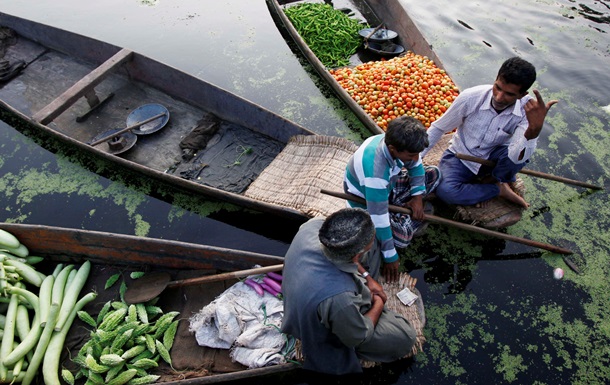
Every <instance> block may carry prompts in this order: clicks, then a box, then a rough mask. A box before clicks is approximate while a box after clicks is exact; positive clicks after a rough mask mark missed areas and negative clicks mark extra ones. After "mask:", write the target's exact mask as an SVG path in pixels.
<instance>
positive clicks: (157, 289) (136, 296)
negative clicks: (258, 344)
mask: <svg viewBox="0 0 610 385" xmlns="http://www.w3.org/2000/svg"><path fill="white" fill-rule="evenodd" d="M283 268H284V265H283V264H280V265H271V266H263V267H255V268H252V269H247V270H238V271H230V272H228V273H221V274H215V275H204V276H202V277H196V278H187V279H181V280H179V281H170V275H169V273H167V272H165V271H157V272H152V273H150V274H146V275H144V276H143V277H142V278H139V279H137V280H136V281H134V283H133V284H132V285H131V286H129V287H128V288H127V290H126V291H125V294H124V296H123V298H125V302H127V303H130V304H132V303H142V302H146V301H150V300H151V299H153V298H155V297H156V296H158V295H160V294H161V293H162V292H163V290H165V289H166V288H172V287H182V286H192V285H199V284H202V283H208V282H218V281H224V280H226V279H233V278H241V277H247V276H249V275H253V274H264V273H268V272H270V271H280V270H282V269H283Z"/></svg>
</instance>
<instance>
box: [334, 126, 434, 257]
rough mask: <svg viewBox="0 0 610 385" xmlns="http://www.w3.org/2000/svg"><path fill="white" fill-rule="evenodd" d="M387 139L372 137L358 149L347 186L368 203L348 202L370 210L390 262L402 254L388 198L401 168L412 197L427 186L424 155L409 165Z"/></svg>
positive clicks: (346, 181)
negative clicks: (394, 152) (393, 153)
mask: <svg viewBox="0 0 610 385" xmlns="http://www.w3.org/2000/svg"><path fill="white" fill-rule="evenodd" d="M384 138H385V134H380V135H375V136H372V137H370V138H368V139H367V140H365V141H364V143H363V144H362V145H361V146H360V147H359V148H358V150H356V152H355V153H354V155H353V156H352V157H351V159H350V160H349V162H348V164H347V168H346V172H345V179H344V189H345V191H346V192H348V193H351V194H354V195H356V196H359V197H361V198H364V199H365V200H366V205H363V204H358V203H356V202H352V201H348V202H347V203H348V205H349V206H350V207H361V208H366V209H367V211H368V212H369V214H370V215H371V219H372V220H373V223H374V224H375V230H376V235H377V239H379V241H380V242H381V251H382V253H383V258H384V260H385V262H387V263H389V262H394V261H396V260H397V259H398V253H397V252H396V248H395V247H394V240H393V238H392V228H391V227H390V216H389V210H388V205H389V202H388V199H389V197H390V192H391V191H392V188H393V187H394V185H395V184H396V180H397V179H398V175H399V174H400V170H401V169H402V168H406V169H407V172H408V174H409V178H410V185H411V195H412V196H414V195H420V194H423V193H424V192H425V190H426V186H425V170H424V166H423V164H422V161H421V156H420V158H419V159H418V160H417V161H413V162H409V163H407V164H403V162H402V161H400V160H399V159H392V156H391V155H390V150H389V149H388V146H387V145H386V144H385V142H384Z"/></svg>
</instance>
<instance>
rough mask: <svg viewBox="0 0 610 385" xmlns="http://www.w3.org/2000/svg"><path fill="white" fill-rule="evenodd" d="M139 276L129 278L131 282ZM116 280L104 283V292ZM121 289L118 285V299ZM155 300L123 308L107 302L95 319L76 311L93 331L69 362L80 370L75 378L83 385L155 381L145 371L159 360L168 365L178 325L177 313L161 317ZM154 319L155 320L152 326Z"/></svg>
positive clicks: (136, 384) (120, 303)
mask: <svg viewBox="0 0 610 385" xmlns="http://www.w3.org/2000/svg"><path fill="white" fill-rule="evenodd" d="M139 276H140V275H139V274H137V273H132V274H131V277H132V278H137V277H139ZM117 277H118V275H114V276H112V277H110V278H109V279H108V281H107V282H106V285H105V286H106V288H107V289H108V288H110V287H111V286H112V285H113V284H114V282H116V280H117ZM124 288H125V286H124V285H121V291H120V292H121V297H122V294H123V293H124V290H123V289H124ZM157 300H158V297H157V298H155V299H153V300H151V301H148V302H147V303H139V304H127V303H125V302H124V300H123V299H122V298H121V301H108V302H106V303H105V304H104V306H103V307H102V310H101V311H100V312H99V314H98V315H97V317H96V318H95V319H94V318H93V317H92V316H91V315H90V314H88V313H87V312H84V311H80V312H79V313H78V316H79V318H80V319H81V320H82V321H83V322H85V323H87V324H88V325H90V326H91V327H92V328H93V330H92V331H91V338H90V339H89V340H88V341H87V342H85V344H84V345H83V346H82V347H81V349H80V351H79V352H78V354H77V356H76V357H74V358H73V361H74V362H76V363H77V364H78V365H79V366H80V370H79V371H78V373H77V375H76V376H75V377H76V378H80V377H82V376H84V377H86V378H87V382H86V383H87V384H107V385H122V384H129V385H142V384H150V383H153V382H155V381H157V380H158V379H159V377H160V376H158V375H155V374H151V373H149V370H150V369H154V368H156V367H157V366H158V365H159V359H162V360H164V361H165V362H167V363H168V364H169V365H170V366H171V365H172V360H171V357H170V354H169V351H170V349H171V348H172V345H173V343H174V337H175V335H176V331H177V330H178V323H179V320H174V318H175V317H176V316H177V315H178V314H179V312H176V311H174V312H168V313H165V314H163V311H162V309H161V308H160V307H158V306H156V305H155V304H156V302H157ZM157 316H158V318H157ZM154 318H157V319H156V321H154V322H152V321H153V319H154ZM66 374H67V375H68V376H69V375H71V373H69V372H68V373H66ZM68 382H69V381H68Z"/></svg>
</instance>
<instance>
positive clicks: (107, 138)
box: [90, 112, 165, 146]
mask: <svg viewBox="0 0 610 385" xmlns="http://www.w3.org/2000/svg"><path fill="white" fill-rule="evenodd" d="M162 116H165V112H162V113H160V114H157V115H155V116H151V117H150V118H148V119H144V120H143V121H141V122H137V123H135V124H132V125H131V126H129V127H125V128H122V129H120V130H118V131H117V132H114V133H112V134H110V135H106V136H104V137H103V138H99V139H98V140H96V141H95V142H93V143H90V145H91V146H97V145H98V144H100V143H103V142H105V141H107V140H110V139H112V138H114V137H115V136H119V135H121V134H123V133H125V132H127V131H131V130H133V129H134V128H138V127H140V126H141V125H143V124H146V123H148V122H152V121H153V120H155V119H159V118H160V117H162Z"/></svg>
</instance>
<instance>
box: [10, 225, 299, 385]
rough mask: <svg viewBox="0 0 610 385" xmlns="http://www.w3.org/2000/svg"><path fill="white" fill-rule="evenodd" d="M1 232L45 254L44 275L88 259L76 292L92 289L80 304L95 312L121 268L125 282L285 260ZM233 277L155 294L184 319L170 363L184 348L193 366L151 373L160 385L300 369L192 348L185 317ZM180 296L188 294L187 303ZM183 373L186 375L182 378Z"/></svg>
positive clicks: (69, 234) (67, 232)
mask: <svg viewBox="0 0 610 385" xmlns="http://www.w3.org/2000/svg"><path fill="white" fill-rule="evenodd" d="M0 229H3V230H6V231H8V232H10V233H11V234H13V235H14V236H15V237H17V239H18V240H19V241H20V242H21V243H22V244H23V245H24V246H26V247H27V248H28V251H29V255H32V256H34V255H35V256H39V257H43V258H44V261H43V262H40V263H39V264H37V265H35V266H36V269H37V270H39V271H40V272H42V273H45V274H50V273H51V272H52V271H53V267H54V266H56V265H57V264H58V263H63V264H64V265H65V264H74V265H75V266H77V267H78V266H80V265H81V264H82V263H83V262H84V261H85V260H88V261H90V262H91V273H90V274H89V278H88V280H87V283H86V284H85V286H84V288H83V290H82V291H81V296H82V295H84V294H85V293H87V292H90V291H92V290H95V291H96V292H97V298H96V299H95V300H94V301H93V302H91V303H90V304H88V305H87V306H86V307H85V310H86V311H87V312H88V313H90V314H92V315H93V316H94V317H96V315H97V314H98V313H99V311H100V309H101V307H102V305H103V304H104V303H105V302H106V301H108V300H111V299H112V300H118V298H119V296H118V293H119V289H118V288H119V284H118V283H117V284H115V285H114V286H113V287H111V288H109V289H108V290H104V285H105V282H106V281H107V279H108V278H109V277H110V276H111V275H113V274H115V273H117V272H120V273H122V276H123V278H124V279H125V281H126V282H127V284H128V286H129V283H131V282H132V281H131V280H129V275H130V272H133V271H145V272H151V271H164V272H168V273H169V274H170V275H171V277H172V279H183V278H190V277H194V276H199V275H210V274H217V273H224V272H235V271H238V270H247V269H252V268H253V267H255V266H271V265H280V264H282V263H283V258H282V257H278V256H272V255H265V254H259V253H253V252H247V251H240V250H232V249H225V248H219V247H212V246H205V245H197V244H191V243H186V242H178V241H170V240H163V239H153V238H144V237H137V236H130V235H121V234H114V233H106V232H97V231H87V230H80V229H68V228H60V227H51V226H42V225H25V224H8V223H0ZM45 269H46V270H49V271H46V270H45ZM128 280H129V281H128ZM235 282H237V281H236V280H235V279H229V280H225V281H220V282H208V283H203V284H200V285H195V286H188V287H181V288H167V289H165V291H164V292H163V293H162V294H161V295H160V296H159V298H160V300H159V302H158V305H159V306H161V308H162V309H163V310H164V312H165V313H167V312H169V311H178V312H180V317H179V318H180V319H181V320H182V321H180V324H179V327H178V334H177V338H181V339H180V340H179V341H180V342H181V346H174V348H173V349H172V350H171V351H170V353H171V355H172V360H178V359H179V358H181V357H182V356H184V355H185V352H188V353H189V354H191V355H192V357H189V362H190V364H191V365H192V367H190V368H188V370H187V368H182V370H183V371H182V372H180V373H172V372H171V371H168V370H169V368H165V370H164V371H161V372H155V373H153V374H159V375H162V377H161V378H160V379H159V382H160V383H165V384H180V385H186V384H189V385H190V384H208V383H218V382H225V381H235V380H238V379H247V378H257V377H259V376H265V375H271V374H275V373H282V372H286V371H293V370H299V365H298V364H294V363H286V364H278V365H272V366H267V367H263V368H255V369H247V368H246V367H245V366H243V365H240V364H237V363H233V362H231V359H230V357H229V353H228V350H225V349H212V348H207V347H201V346H198V345H197V342H196V340H195V336H194V334H192V333H190V332H189V331H188V318H190V317H191V316H192V314H193V312H196V311H198V310H200V309H201V307H202V305H204V304H207V303H209V302H210V301H212V300H213V299H214V298H216V297H217V296H218V295H219V294H221V293H222V292H223V291H224V290H226V289H227V288H228V287H229V286H231V285H232V284H233V283H235ZM184 298H188V301H186V300H184ZM86 327H87V325H86V324H84V323H83V322H82V321H80V320H78V319H77V320H76V321H75V324H73V325H72V328H71V329H70V332H69V334H68V338H67V339H66V343H65V345H64V354H63V355H62V365H63V366H65V367H71V366H70V365H72V366H73V364H71V362H70V361H69V358H68V354H67V353H68V351H70V354H71V356H72V357H73V356H74V354H75V353H77V352H78V350H79V349H80V346H81V345H82V343H84V341H83V340H82V338H83V336H82V335H81V334H82V330H87V329H86ZM89 329H90V328H89ZM79 330H80V331H81V332H79ZM79 333H81V334H79ZM87 333H88V332H87ZM177 341H178V340H177ZM185 345H186V346H185ZM179 356H180V357H179ZM182 358H183V357H182ZM161 369H163V368H162V367H161V366H160V367H159V370H161ZM187 372H188V376H185V373H187ZM181 378H182V379H181ZM183 378H187V379H183Z"/></svg>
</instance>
